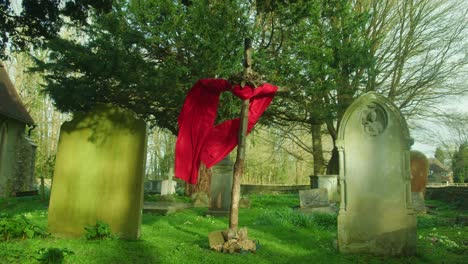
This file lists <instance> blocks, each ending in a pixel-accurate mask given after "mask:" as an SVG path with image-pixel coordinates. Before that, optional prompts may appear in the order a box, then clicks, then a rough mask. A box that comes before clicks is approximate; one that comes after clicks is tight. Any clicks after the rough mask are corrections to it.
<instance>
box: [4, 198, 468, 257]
mask: <svg viewBox="0 0 468 264" xmlns="http://www.w3.org/2000/svg"><path fill="white" fill-rule="evenodd" d="M249 198H250V199H251V201H252V207H251V209H241V210H240V219H239V220H240V226H247V227H248V230H249V237H250V238H251V239H254V240H258V242H259V244H260V247H259V249H258V251H257V252H256V253H255V254H252V253H245V254H233V255H229V254H223V253H218V252H214V251H211V250H210V249H209V245H208V239H207V235H208V233H209V232H211V231H215V230H222V229H225V228H226V227H227V222H228V219H227V218H226V217H221V218H214V217H212V216H205V212H206V209H200V208H194V209H189V210H185V211H182V212H178V213H176V214H172V215H168V216H159V215H151V214H144V215H143V222H142V235H141V239H140V240H138V241H126V240H118V239H110V240H85V239H84V238H82V239H58V238H53V237H47V238H35V239H25V240H18V239H17V240H12V241H8V242H2V241H0V263H39V262H38V260H36V259H38V258H39V257H40V256H43V255H41V254H43V252H44V251H45V250H44V249H48V248H58V249H62V250H63V249H65V250H68V251H69V252H72V253H66V254H65V257H64V259H65V261H64V263H99V264H101V263H104V264H107V263H177V264H179V263H254V264H261V263H294V264H297V263H395V264H396V263H466V260H467V259H468V251H467V244H468V227H466V226H457V225H453V224H447V223H446V222H444V221H445V220H447V219H449V220H447V221H448V222H450V219H451V218H453V217H456V216H457V215H459V214H464V215H466V212H457V211H454V209H453V208H452V207H450V206H447V205H445V204H443V203H438V202H432V201H429V202H428V203H429V204H431V205H434V206H437V207H436V208H434V209H433V213H434V214H430V215H427V216H423V217H420V219H419V220H420V222H421V221H422V222H424V221H426V222H425V223H424V224H423V225H421V226H420V227H419V229H418V237H419V239H418V254H417V255H416V256H413V257H402V258H397V257H386V258H384V257H375V256H371V255H343V254H339V253H338V252H337V251H336V249H335V246H334V240H335V239H336V218H334V217H329V216H327V215H318V216H315V217H309V216H304V215H302V214H300V213H297V212H296V211H294V210H293V208H294V207H296V206H297V205H298V204H299V199H298V196H297V195H251V196H250V197H249ZM0 212H2V213H6V214H8V215H10V216H13V215H18V214H23V215H25V216H26V218H27V219H28V220H30V221H31V222H33V223H34V224H36V225H39V226H42V227H44V228H45V227H46V226H47V206H46V203H44V202H41V201H40V200H39V199H38V198H21V199H19V198H18V199H10V200H8V201H5V200H0ZM428 217H430V219H431V220H427V219H429V218H428ZM433 219H435V220H433ZM454 245H457V246H458V247H456V246H454ZM41 249H43V250H42V251H41ZM56 251H57V250H55V251H54V252H56ZM58 251H59V253H60V250H58Z"/></svg>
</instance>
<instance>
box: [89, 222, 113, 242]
mask: <svg viewBox="0 0 468 264" xmlns="http://www.w3.org/2000/svg"><path fill="white" fill-rule="evenodd" d="M85 238H86V239H88V240H106V239H112V238H114V236H113V235H112V231H111V228H110V226H109V224H106V223H104V222H102V221H99V220H98V221H97V222H96V225H94V226H87V227H85Z"/></svg>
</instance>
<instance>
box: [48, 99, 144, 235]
mask: <svg viewBox="0 0 468 264" xmlns="http://www.w3.org/2000/svg"><path fill="white" fill-rule="evenodd" d="M145 160H146V123H145V122H144V121H143V120H141V119H137V118H136V117H135V114H134V113H133V112H131V111H128V110H122V109H119V108H116V107H113V106H110V105H100V106H98V107H96V108H95V109H94V110H92V111H91V112H89V113H87V114H85V115H81V116H78V115H77V116H75V118H73V120H72V121H70V122H65V123H64V124H63V125H62V127H61V131H60V139H59V143H58V150H57V159H56V163H55V172H54V181H53V187H52V193H51V197H50V205H49V214H48V224H49V231H50V232H51V233H52V234H53V235H55V236H59V237H79V236H82V235H83V234H84V231H85V230H84V227H86V226H89V225H95V224H96V222H97V221H98V220H100V221H103V222H105V223H107V224H109V225H110V228H111V231H112V233H114V234H117V235H119V236H120V237H122V238H125V239H137V238H138V237H139V235H140V223H141V211H142V207H143V176H144V171H145Z"/></svg>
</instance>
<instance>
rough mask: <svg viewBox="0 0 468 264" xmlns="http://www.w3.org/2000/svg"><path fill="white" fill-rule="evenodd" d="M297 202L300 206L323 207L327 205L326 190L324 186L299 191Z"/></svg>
mask: <svg viewBox="0 0 468 264" xmlns="http://www.w3.org/2000/svg"><path fill="white" fill-rule="evenodd" d="M299 203H300V206H301V208H305V207H309V208H314V207H323V206H328V205H329V202H328V190H327V189H325V188H321V189H310V190H300V191H299Z"/></svg>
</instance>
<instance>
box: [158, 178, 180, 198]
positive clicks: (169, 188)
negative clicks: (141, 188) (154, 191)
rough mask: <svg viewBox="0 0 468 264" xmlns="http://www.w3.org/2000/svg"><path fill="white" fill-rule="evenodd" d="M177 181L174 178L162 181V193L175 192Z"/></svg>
mask: <svg viewBox="0 0 468 264" xmlns="http://www.w3.org/2000/svg"><path fill="white" fill-rule="evenodd" d="M176 186H177V182H175V181H173V180H172V179H169V180H164V181H161V195H169V194H174V193H175V189H176Z"/></svg>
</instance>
